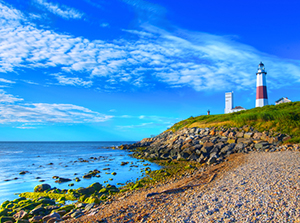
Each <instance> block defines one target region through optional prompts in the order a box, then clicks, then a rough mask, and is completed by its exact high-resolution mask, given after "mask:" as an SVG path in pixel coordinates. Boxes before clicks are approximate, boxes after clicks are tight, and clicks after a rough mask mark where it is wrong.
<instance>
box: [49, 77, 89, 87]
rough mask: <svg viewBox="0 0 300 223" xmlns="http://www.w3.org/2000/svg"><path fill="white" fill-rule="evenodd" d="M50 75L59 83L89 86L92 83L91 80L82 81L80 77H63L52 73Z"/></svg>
mask: <svg viewBox="0 0 300 223" xmlns="http://www.w3.org/2000/svg"><path fill="white" fill-rule="evenodd" d="M52 75H53V76H54V77H55V78H56V79H57V80H58V82H59V84H60V85H73V86H83V87H90V86H91V85H92V84H93V82H92V81H84V80H83V79H82V78H78V77H65V76H63V75H60V74H52Z"/></svg>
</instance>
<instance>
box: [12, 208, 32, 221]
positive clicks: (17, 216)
mask: <svg viewBox="0 0 300 223" xmlns="http://www.w3.org/2000/svg"><path fill="white" fill-rule="evenodd" d="M27 216H28V213H27V212H26V211H23V210H21V211H19V212H18V213H16V214H14V216H13V217H14V219H16V220H19V219H23V218H26V217H27Z"/></svg>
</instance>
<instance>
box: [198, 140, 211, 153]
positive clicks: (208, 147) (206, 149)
mask: <svg viewBox="0 0 300 223" xmlns="http://www.w3.org/2000/svg"><path fill="white" fill-rule="evenodd" d="M213 147H214V144H213V143H212V142H205V143H203V147H202V148H201V152H203V153H209V152H210V150H212V148H213Z"/></svg>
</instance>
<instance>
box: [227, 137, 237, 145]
mask: <svg viewBox="0 0 300 223" xmlns="http://www.w3.org/2000/svg"><path fill="white" fill-rule="evenodd" d="M227 143H229V144H231V143H236V138H229V139H228V140H227Z"/></svg>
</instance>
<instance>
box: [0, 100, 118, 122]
mask: <svg viewBox="0 0 300 223" xmlns="http://www.w3.org/2000/svg"><path fill="white" fill-rule="evenodd" d="M111 118H112V116H109V115H103V114H100V113H98V112H94V111H91V110H89V109H87V108H84V107H81V106H76V105H72V104H47V103H32V104H21V105H15V104H12V105H3V104H0V123H2V124H3V123H14V122H19V123H92V122H104V121H107V120H109V119H111Z"/></svg>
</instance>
